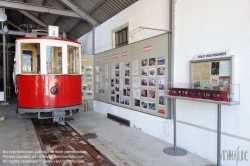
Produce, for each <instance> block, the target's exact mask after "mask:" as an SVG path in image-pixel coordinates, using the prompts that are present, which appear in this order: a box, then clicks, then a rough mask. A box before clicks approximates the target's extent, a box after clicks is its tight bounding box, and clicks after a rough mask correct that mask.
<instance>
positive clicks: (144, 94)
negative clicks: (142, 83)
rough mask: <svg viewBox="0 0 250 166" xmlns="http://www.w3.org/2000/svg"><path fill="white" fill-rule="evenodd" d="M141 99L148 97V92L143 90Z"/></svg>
mask: <svg viewBox="0 0 250 166" xmlns="http://www.w3.org/2000/svg"><path fill="white" fill-rule="evenodd" d="M141 97H148V90H146V89H142V90H141Z"/></svg>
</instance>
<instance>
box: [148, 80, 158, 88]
mask: <svg viewBox="0 0 250 166" xmlns="http://www.w3.org/2000/svg"><path fill="white" fill-rule="evenodd" d="M155 84H156V80H155V78H149V79H148V86H155Z"/></svg>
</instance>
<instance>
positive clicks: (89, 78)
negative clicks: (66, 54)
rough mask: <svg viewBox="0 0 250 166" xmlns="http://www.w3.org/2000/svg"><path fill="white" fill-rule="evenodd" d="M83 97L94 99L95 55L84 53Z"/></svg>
mask: <svg viewBox="0 0 250 166" xmlns="http://www.w3.org/2000/svg"><path fill="white" fill-rule="evenodd" d="M81 60H82V66H81V73H82V99H83V100H88V99H94V71H93V70H94V69H93V66H94V61H93V55H82V59H81Z"/></svg>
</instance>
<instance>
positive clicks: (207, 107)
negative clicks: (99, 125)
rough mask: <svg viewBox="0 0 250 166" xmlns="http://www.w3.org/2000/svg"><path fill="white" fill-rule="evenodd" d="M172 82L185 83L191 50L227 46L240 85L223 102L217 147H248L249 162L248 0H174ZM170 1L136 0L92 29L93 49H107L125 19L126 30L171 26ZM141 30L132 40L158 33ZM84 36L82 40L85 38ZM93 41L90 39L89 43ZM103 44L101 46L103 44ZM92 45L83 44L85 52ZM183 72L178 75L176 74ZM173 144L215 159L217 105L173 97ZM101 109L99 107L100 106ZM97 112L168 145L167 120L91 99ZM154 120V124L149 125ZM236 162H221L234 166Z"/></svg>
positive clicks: (240, 163)
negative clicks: (233, 98) (234, 96)
mask: <svg viewBox="0 0 250 166" xmlns="http://www.w3.org/2000/svg"><path fill="white" fill-rule="evenodd" d="M175 1H176V3H175V39H174V42H175V48H174V52H175V57H174V78H175V80H174V81H175V82H184V83H186V82H189V81H190V80H189V78H190V73H189V67H190V66H189V62H190V60H192V59H193V57H194V55H195V54H199V53H207V52H216V51H222V50H231V53H232V54H233V55H235V66H234V67H235V71H234V76H235V79H234V80H235V82H234V83H239V84H241V92H240V93H241V101H240V105H239V106H222V126H221V128H222V138H221V140H222V145H221V150H237V148H238V147H239V150H248V154H247V159H248V161H239V162H238V165H250V162H249V160H250V104H248V103H249V96H248V95H249V94H250V90H248V87H249V85H248V82H249V77H250V76H249V74H248V73H250V65H249V61H250V58H249V57H250V1H249V0H175ZM168 4H169V3H168V1H167V0H155V1H154V3H152V1H150V0H139V1H138V2H136V3H135V4H134V5H132V6H130V7H129V8H127V9H125V10H124V11H122V12H121V13H119V14H117V15H116V16H114V17H112V18H111V19H110V20H108V21H107V22H105V23H103V24H102V25H100V26H98V27H97V28H96V35H95V37H96V39H95V40H96V53H99V52H102V51H106V50H109V49H111V47H112V44H111V41H112V39H111V32H112V30H113V29H115V28H117V27H119V26H121V25H123V24H125V23H127V22H129V31H133V30H134V29H136V28H138V27H139V26H145V27H153V28H158V29H169V28H168V26H169V24H168V20H169V19H168V18H169V14H168V9H169V7H168ZM160 33H161V32H158V31H150V30H143V31H141V32H139V33H137V34H135V35H134V36H133V38H132V37H130V38H129V40H130V43H133V42H136V41H139V40H142V39H145V38H148V37H151V36H154V35H158V34H160ZM88 35H90V34H87V35H85V36H83V37H82V38H81V39H79V40H81V41H80V42H85V41H87V42H89V40H88ZM91 42H92V41H91ZM103 46H105V47H103ZM91 49H92V46H91V45H88V44H86V43H84V49H83V50H84V51H86V50H91ZM180 73H181V74H180ZM176 107H177V121H178V123H177V144H178V146H179V147H182V148H184V149H187V150H188V151H190V152H193V153H196V154H198V155H200V156H202V157H204V158H206V159H209V160H211V161H213V162H216V152H217V149H216V130H217V106H216V105H214V104H204V103H198V102H192V101H184V100H177V106H176ZM100 108H102V109H100ZM94 110H95V111H97V112H100V113H102V114H104V115H106V113H108V112H109V113H113V114H115V115H117V116H121V117H123V118H125V119H129V120H130V121H131V123H132V127H136V128H141V130H142V131H143V132H146V133H148V134H150V135H153V136H155V137H157V138H159V139H162V140H164V141H166V142H169V143H172V134H170V135H168V134H167V133H168V132H171V133H172V129H171V127H172V124H171V121H170V120H165V119H163V118H159V117H155V116H150V115H147V114H143V113H140V112H136V111H132V110H129V109H125V108H121V107H118V106H113V105H109V104H106V103H102V102H99V101H95V108H94ZM148 122H152V123H148ZM235 164H236V161H222V165H235Z"/></svg>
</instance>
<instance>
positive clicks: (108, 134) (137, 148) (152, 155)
mask: <svg viewBox="0 0 250 166" xmlns="http://www.w3.org/2000/svg"><path fill="white" fill-rule="evenodd" d="M15 110H16V103H15V100H10V105H8V106H1V105H0V116H5V122H0V133H1V134H0V165H1V166H2V165H3V166H4V165H23V166H26V165H27V166H28V165H46V164H21V163H16V164H6V163H3V160H4V157H3V155H6V154H4V153H3V150H5V151H10V150H13V151H20V150H22V151H28V150H32V151H37V150H42V149H41V147H40V144H39V141H38V139H37V137H36V133H35V131H34V128H33V125H32V122H31V120H30V119H18V118H17V115H16V114H15ZM68 123H69V124H70V125H72V126H73V127H74V128H75V129H76V130H78V131H79V132H80V133H81V135H83V136H84V135H86V136H87V135H94V134H96V136H97V137H96V138H94V137H93V138H90V137H88V138H89V139H88V141H89V142H90V143H91V144H92V145H94V146H95V147H97V148H98V149H99V151H100V152H101V153H103V154H104V155H106V156H107V157H108V158H109V159H110V160H111V161H112V162H113V163H115V164H116V165H118V166H196V165H197V166H205V165H209V164H213V163H212V162H210V161H208V160H206V159H203V158H201V157H199V156H197V155H195V154H192V153H189V152H188V154H187V155H185V156H177V157H175V156H170V155H167V154H165V153H163V149H164V148H166V147H172V145H171V144H168V143H166V142H163V141H161V140H159V139H156V138H154V137H152V136H149V135H148V134H145V133H143V132H141V131H140V130H138V129H136V128H132V127H126V126H123V125H120V124H119V123H117V122H115V121H112V120H110V119H108V118H107V117H106V116H104V115H101V114H99V113H97V112H94V111H89V112H80V113H75V114H74V115H73V118H69V119H68ZM33 160H38V157H37V158H34V159H33Z"/></svg>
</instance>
